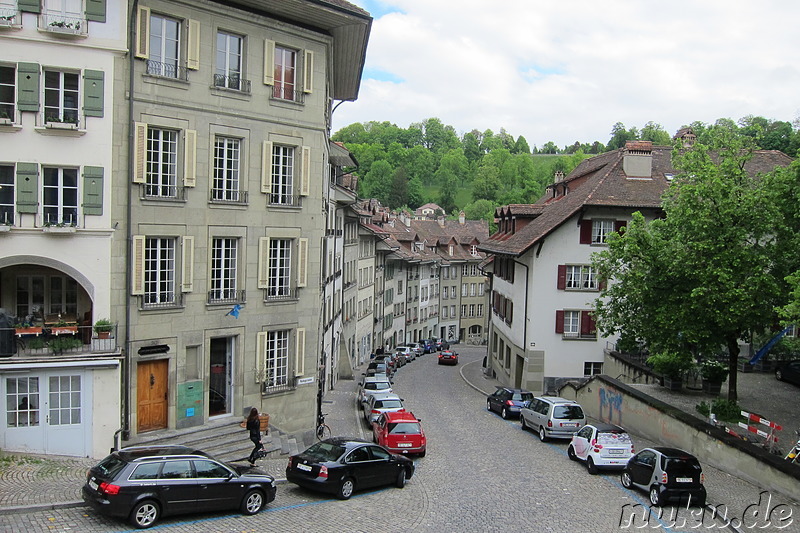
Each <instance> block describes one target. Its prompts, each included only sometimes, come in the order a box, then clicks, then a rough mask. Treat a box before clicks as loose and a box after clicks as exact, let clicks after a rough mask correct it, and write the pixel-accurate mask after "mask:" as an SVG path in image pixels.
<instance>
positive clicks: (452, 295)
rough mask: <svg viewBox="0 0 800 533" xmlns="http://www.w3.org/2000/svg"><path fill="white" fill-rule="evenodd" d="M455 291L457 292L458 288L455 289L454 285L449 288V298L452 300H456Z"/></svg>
mask: <svg viewBox="0 0 800 533" xmlns="http://www.w3.org/2000/svg"><path fill="white" fill-rule="evenodd" d="M456 290H458V287H456V286H455V285H453V286H452V287H450V298H453V299H455V298H456Z"/></svg>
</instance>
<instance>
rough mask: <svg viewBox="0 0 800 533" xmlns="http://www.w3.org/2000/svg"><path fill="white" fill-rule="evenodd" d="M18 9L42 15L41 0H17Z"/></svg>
mask: <svg viewBox="0 0 800 533" xmlns="http://www.w3.org/2000/svg"><path fill="white" fill-rule="evenodd" d="M17 7H18V8H19V10H20V11H24V12H25V13H41V12H42V6H41V5H40V3H39V0H17Z"/></svg>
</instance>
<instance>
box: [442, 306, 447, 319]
mask: <svg viewBox="0 0 800 533" xmlns="http://www.w3.org/2000/svg"><path fill="white" fill-rule="evenodd" d="M442 318H447V306H446V305H445V306H443V307H442Z"/></svg>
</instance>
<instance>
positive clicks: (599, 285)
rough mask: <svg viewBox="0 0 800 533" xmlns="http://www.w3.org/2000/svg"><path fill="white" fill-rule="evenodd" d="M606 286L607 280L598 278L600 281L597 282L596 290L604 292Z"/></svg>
mask: <svg viewBox="0 0 800 533" xmlns="http://www.w3.org/2000/svg"><path fill="white" fill-rule="evenodd" d="M598 277H599V274H598ZM607 286H608V280H607V279H605V278H600V279H598V280H597V288H598V289H599V290H601V291H604V290H606V287H607Z"/></svg>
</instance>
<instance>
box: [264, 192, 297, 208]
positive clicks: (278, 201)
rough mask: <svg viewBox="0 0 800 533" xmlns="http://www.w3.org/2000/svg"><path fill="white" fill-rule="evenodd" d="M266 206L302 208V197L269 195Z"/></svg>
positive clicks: (295, 195) (279, 194)
mask: <svg viewBox="0 0 800 533" xmlns="http://www.w3.org/2000/svg"><path fill="white" fill-rule="evenodd" d="M267 204H269V206H271V207H303V197H302V196H300V195H298V194H281V193H269V194H268V195H267Z"/></svg>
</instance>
